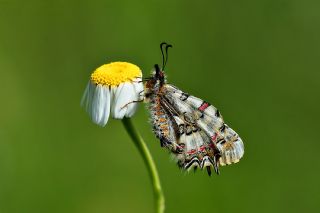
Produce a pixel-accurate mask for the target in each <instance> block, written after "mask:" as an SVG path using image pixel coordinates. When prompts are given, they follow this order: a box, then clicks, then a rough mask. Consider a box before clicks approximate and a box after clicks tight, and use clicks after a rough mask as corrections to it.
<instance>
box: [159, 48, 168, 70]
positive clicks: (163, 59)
mask: <svg viewBox="0 0 320 213" xmlns="http://www.w3.org/2000/svg"><path fill="white" fill-rule="evenodd" d="M163 45H167V43H166V42H162V43H161V44H160V50H161V55H162V69H164V66H165V57H164V52H163Z"/></svg>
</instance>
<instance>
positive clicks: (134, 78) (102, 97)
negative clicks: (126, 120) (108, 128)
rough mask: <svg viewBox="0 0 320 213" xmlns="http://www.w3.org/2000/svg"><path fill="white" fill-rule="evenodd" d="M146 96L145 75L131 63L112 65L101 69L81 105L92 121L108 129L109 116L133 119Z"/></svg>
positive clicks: (113, 63) (95, 74)
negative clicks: (138, 103)
mask: <svg viewBox="0 0 320 213" xmlns="http://www.w3.org/2000/svg"><path fill="white" fill-rule="evenodd" d="M141 97H143V83H142V72H141V70H140V68H139V67H138V66H136V65H134V64H131V63H128V62H112V63H109V64H104V65H102V66H100V67H98V68H97V69H96V70H95V71H94V72H93V73H92V74H91V78H90V80H89V83H88V85H87V87H86V89H85V92H84V94H83V97H82V100H81V105H82V106H83V107H85V109H86V111H87V112H88V114H89V116H90V117H91V119H92V121H93V122H94V123H96V124H98V125H100V126H105V125H106V124H107V122H108V119H109V116H110V115H111V117H113V118H115V119H122V118H123V117H132V116H133V115H134V113H135V111H136V109H137V102H138V101H140V100H141Z"/></svg>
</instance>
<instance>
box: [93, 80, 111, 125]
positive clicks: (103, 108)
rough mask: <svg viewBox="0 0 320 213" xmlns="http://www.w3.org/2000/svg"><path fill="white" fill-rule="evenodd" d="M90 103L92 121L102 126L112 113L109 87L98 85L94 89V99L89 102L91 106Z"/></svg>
mask: <svg viewBox="0 0 320 213" xmlns="http://www.w3.org/2000/svg"><path fill="white" fill-rule="evenodd" d="M89 97H90V96H89ZM89 101H90V100H89ZM90 105H91V107H89V114H90V116H91V119H92V121H93V122H94V123H96V124H98V125H100V126H104V125H106V124H107V122H108V119H109V114H110V91H109V88H108V87H106V86H102V85H97V86H96V88H95V91H94V95H93V99H92V101H90V102H89V106H90Z"/></svg>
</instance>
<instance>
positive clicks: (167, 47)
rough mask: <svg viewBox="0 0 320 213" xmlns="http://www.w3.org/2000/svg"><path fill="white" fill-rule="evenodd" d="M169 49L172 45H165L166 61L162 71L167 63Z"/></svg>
mask: <svg viewBox="0 0 320 213" xmlns="http://www.w3.org/2000/svg"><path fill="white" fill-rule="evenodd" d="M169 47H172V45H171V44H167V46H166V61H165V63H164V66H163V70H164V68H165V66H166V64H167V62H168V49H169Z"/></svg>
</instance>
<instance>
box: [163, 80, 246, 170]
mask: <svg viewBox="0 0 320 213" xmlns="http://www.w3.org/2000/svg"><path fill="white" fill-rule="evenodd" d="M162 94H163V95H162V96H161V102H164V103H167V105H168V106H169V107H170V108H171V110H170V111H172V112H174V116H173V119H174V122H175V123H176V125H178V126H179V125H183V127H184V130H185V135H183V134H180V135H178V137H177V136H176V138H178V139H179V141H180V143H184V144H185V149H184V152H185V153H184V161H181V160H180V161H179V162H181V164H182V165H183V167H184V168H185V169H188V168H187V167H188V165H189V164H190V163H191V162H192V161H194V163H193V164H191V165H194V164H196V163H198V164H199V165H200V167H201V168H203V166H201V165H206V166H207V165H209V164H210V163H211V164H212V165H213V166H214V168H215V170H216V172H217V171H218V169H217V166H218V165H221V166H224V165H228V164H232V163H236V162H238V161H239V160H240V159H241V158H242V156H243V154H244V146H243V142H242V140H241V138H240V137H239V136H238V134H237V133H236V132H235V131H234V130H232V129H231V128H230V127H228V126H227V125H226V124H225V123H224V121H223V118H222V116H221V114H220V112H219V110H218V109H216V108H215V107H214V106H212V105H210V104H209V103H208V102H205V101H203V100H201V99H199V98H197V97H194V96H190V95H188V94H187V93H184V92H183V91H181V90H179V89H178V88H176V87H175V86H173V85H170V84H166V85H164V91H163V92H162ZM164 108H168V107H166V106H165V107H164ZM190 125H191V126H192V129H194V130H193V131H192V133H191V134H188V128H189V129H190V127H188V126H190ZM181 141H182V142H181ZM191 153H193V154H191ZM178 159H179V158H178ZM182 159H183V158H182ZM207 168H208V167H207Z"/></svg>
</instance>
